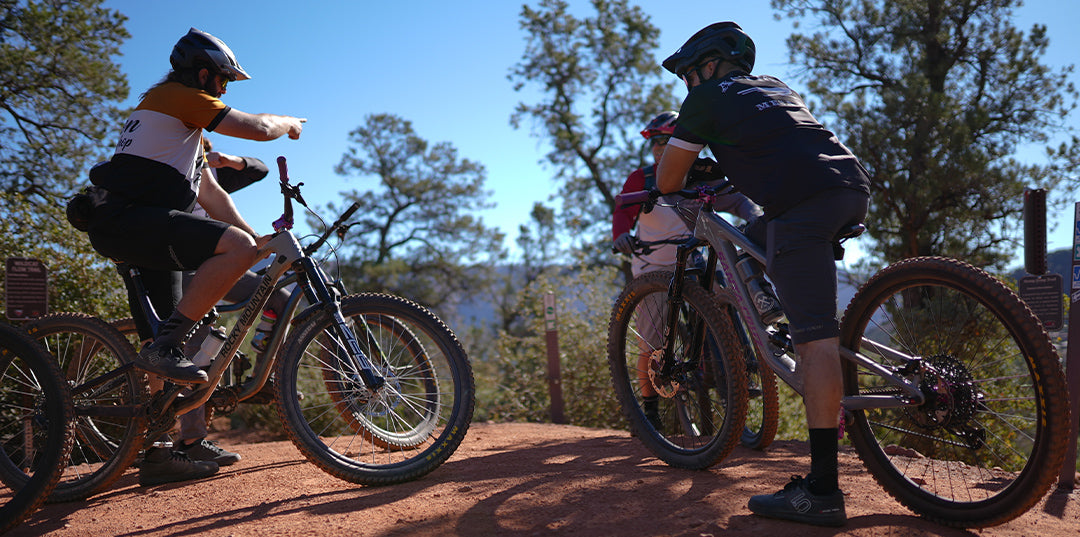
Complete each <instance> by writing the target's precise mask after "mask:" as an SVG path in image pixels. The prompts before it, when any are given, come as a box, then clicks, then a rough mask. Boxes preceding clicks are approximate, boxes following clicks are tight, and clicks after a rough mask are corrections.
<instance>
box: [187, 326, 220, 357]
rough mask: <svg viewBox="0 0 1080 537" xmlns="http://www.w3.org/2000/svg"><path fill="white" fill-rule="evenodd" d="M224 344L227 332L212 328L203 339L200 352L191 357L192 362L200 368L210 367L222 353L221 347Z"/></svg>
mask: <svg viewBox="0 0 1080 537" xmlns="http://www.w3.org/2000/svg"><path fill="white" fill-rule="evenodd" d="M224 343H225V330H224V329H221V328H218V327H213V328H211V329H210V332H208V333H207V334H206V337H205V338H203V340H202V345H200V346H199V351H198V352H196V353H195V356H193V357H191V361H192V362H193V363H194V364H195V365H197V366H199V367H210V363H211V362H213V361H214V357H216V356H217V354H218V352H220V351H221V346H222V345H223V344H224Z"/></svg>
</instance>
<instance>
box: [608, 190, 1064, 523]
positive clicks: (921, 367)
mask: <svg viewBox="0 0 1080 537" xmlns="http://www.w3.org/2000/svg"><path fill="white" fill-rule="evenodd" d="M729 188H730V186H729V185H718V186H712V187H697V188H690V189H686V190H682V191H680V192H678V193H676V195H677V196H679V197H681V198H683V199H687V200H705V201H706V202H707V201H708V200H709V199H710V198H711V197H712V196H715V195H717V194H719V193H723V192H725V191H727V190H726V189H729ZM657 197H658V193H655V192H647V191H646V192H637V193H632V194H624V195H622V197H621V199H620V202H621V203H653V202H655V200H656V198H657ZM704 206H705V208H704V209H701V210H699V211H698V212H697V216H696V224H695V227H694V236H693V238H692V239H690V240H689V241H687V243H685V244H684V245H682V246H681V247H680V249H679V254H678V257H677V259H678V262H677V265H676V270H675V272H674V273H669V274H668V276H669V277H670V279H669V281H668V283H669V287H670V291H669V292H668V294H667V297H666V302H667V303H668V304H670V305H671V307H669V308H668V309H667V310H666V311H665V313H664V314H665V315H666V318H665V321H666V323H667V325H668V326H673V325H676V324H677V323H678V318H677V317H676V315H675V314H674V312H676V311H679V308H676V307H674V306H675V305H680V304H681V303H683V302H685V303H686V304H688V305H689V307H690V308H691V309H692V310H694V311H696V312H698V314H699V315H700V317H701V318H702V322H700V323H698V324H697V325H689V326H691V327H692V328H691V334H690V336H689V337H691V338H692V339H693V340H695V341H696V340H703V339H705V338H707V337H715V340H716V342H717V343H718V344H719V345H720V346H721V347H723V349H725V350H726V351H727V352H724V353H723V354H722V358H720V360H723V362H724V365H729V364H730V365H732V369H728V370H727V371H728V375H737V374H739V373H740V372H741V368H740V366H741V365H742V364H741V362H742V361H743V357H744V356H745V352H744V351H743V350H742V349H740V347H741V346H742V342H741V341H739V339H738V338H737V337H734V335H733V334H731V330H730V326H731V325H732V323H733V322H734V321H733V320H732V317H733V316H735V317H738V318H739V319H740V321H741V323H742V324H743V325H744V326H745V327H747V329H748V330H749V334H750V335H751V343H752V345H753V346H754V347H755V348H756V352H757V355H758V357H760V358H762V359H763V363H764V364H766V365H767V366H768V367H769V368H770V369H771V370H772V371H773V372H774V373H775V374H776V375H777V376H778V377H780V379H781V380H783V381H784V382H785V383H786V384H788V385H789V386H791V387H792V388H793V389H794V390H795V391H796V392H798V393H799V394H802V393H803V392H804V387H803V386H802V382H801V381H800V378H799V373H798V370H797V367H796V365H797V361H796V360H795V355H794V350H793V345H792V344H791V340H790V336H789V335H788V333H787V330H786V325H785V323H784V322H782V321H772V322H770V323H768V324H767V323H766V322H763V321H762V319H761V317H760V315H759V312H758V310H757V309H756V308H755V306H754V305H753V302H752V301H751V294H750V292H749V291H748V290H747V286H746V284H745V282H744V281H743V280H742V279H741V278H740V277H739V276H738V273H737V271H736V263H737V262H738V260H739V256H740V255H746V256H750V257H752V258H753V259H755V260H757V261H758V262H760V263H762V264H763V263H764V259H765V256H764V254H763V252H762V250H761V248H760V247H759V246H758V245H757V244H755V243H754V242H753V241H751V240H750V239H749V238H747V237H746V236H745V235H744V234H743V233H742V232H740V231H739V229H738V228H737V227H735V226H734V225H732V224H731V223H730V222H728V221H727V220H725V219H724V218H723V217H722V216H721V215H719V214H716V213H715V212H713V211H712V210H710V209H709V208H708V207H709V203H705V204H704ZM860 226H861V224H860V225H859V226H853V227H852V228H849V229H848V230H845V232H844V233H842V234H841V236H838V237H837V238H836V240H835V243H834V247H835V248H836V249H838V251H837V253H838V255H842V247H841V246H840V242H841V240H842V239H843V238H845V236H850V235H855V234H857V233H858V232H859V230H860V229H861V227H860ZM701 246H707V247H708V262H707V263H708V267H709V269H711V268H712V267H718V268H719V270H720V271H721V272H722V273H723V275H724V278H725V281H727V282H729V285H728V286H727V287H726V288H724V289H713V290H712V292H708V291H707V290H706V289H705V288H703V287H701V286H694V285H683V284H682V282H683V281H684V279H685V270H686V258H687V255H688V251H687V250H689V249H693V248H697V247H701ZM662 277H663V276H662V275H661V276H656V277H654V278H655V281H654V282H653V285H652V288H657V287H660V286H661V285H662V281H661V278H662ZM654 292H655V291H654ZM642 296H643V293H641V292H631V293H624V294H623V296H621V297H620V301H619V303H618V304H617V305H616V314H615V315H613V317H612V322H611V326H610V328H609V338H610V339H609V344H608V352H609V357H608V358H609V362H610V365H611V370H612V375H613V377H614V378H616V382H617V383H622V384H624V386H623V387H622V388H621V389H619V394H620V403H621V404H622V406H623V408H624V411H625V412H626V413H627V414H628V416H629V417H630V419H631V422H633V423H635V424H636V427H637V429H638V431H639V432H641V431H644V432H645V433H651V432H652V430H651V429H649V428H648V427H646V426H645V421H646V420H645V416H644V412H643V411H642V408H641V403H640V400H639V399H638V398H636V397H635V396H634V394H635V391H634V390H635V389H636V387H635V382H636V380H635V379H636V377H637V374H636V372H633V373H631V372H630V369H631V364H634V363H636V357H635V358H633V359H630V358H628V357H627V355H628V354H630V353H633V354H636V352H637V350H636V347H637V345H639V341H641V339H642V337H641V336H640V334H637V333H636V332H635V331H634V329H633V326H634V323H633V321H634V316H635V315H636V311H637V309H638V306H639V305H640V304H641V302H642ZM669 333H674V331H671V332H669ZM673 339H677V338H668V339H667V340H666V341H664V342H663V343H664V346H663V347H661V348H659V349H658V350H656V351H654V359H653V363H652V365H651V366H650V368H651V370H655V373H651V375H652V376H651V377H650V378H651V382H653V383H654V384H655V385H657V386H658V387H660V388H667V394H668V395H666V396H665V397H674V396H676V395H677V394H680V393H682V392H684V391H687V392H689V391H691V390H692V389H694V388H695V387H696V384H695V383H696V382H699V381H698V380H697V379H695V378H694V375H695V374H697V372H698V371H700V370H701V367H702V366H701V363H704V362H708V361H709V360H710V359H708V358H705V357H703V356H702V355H701V347H700V346H698V347H695V346H686V347H681V346H679V345H678V344H676V343H675V342H673V341H672V340H673ZM840 344H841V357H842V362H843V363H842V368H843V383H844V396H843V403H842V405H843V409H844V410H843V411H844V419H843V424H844V428H845V431H846V434H848V435H849V438H850V441H851V443H852V445H854V447H855V449H856V452H857V453H858V455H859V457H860V459H861V460H862V461H863V464H864V465H865V466H866V468H867V470H868V471H869V472H870V474H871V475H873V476H874V478H875V480H877V482H878V483H879V484H880V485H881V486H882V487H883V488H884V489H885V490H886V491H887V492H888V493H889V494H890V495H892V496H893V497H894V498H896V499H897V500H898V501H899V502H900V503H902V504H903V505H905V506H906V507H908V508H909V509H911V510H912V511H914V512H915V513H918V514H919V515H921V516H923V517H926V518H928V519H931V520H934V521H937V522H939V523H942V524H946V525H951V526H959V527H985V526H992V525H996V524H1001V523H1004V522H1007V521H1009V520H1012V519H1013V518H1016V517H1017V516H1020V515H1021V514H1023V513H1024V512H1025V511H1027V510H1028V509H1030V508H1031V507H1032V506H1033V505H1035V504H1036V503H1037V502H1038V501H1039V499H1041V498H1042V497H1043V495H1045V494H1046V492H1047V491H1048V490H1049V488H1050V486H1051V485H1052V483H1053V482H1054V480H1055V479H1056V477H1057V473H1058V469H1060V468H1061V465H1062V462H1063V460H1064V454H1065V442H1063V441H1062V440H1061V439H1062V438H1065V437H1066V435H1068V434H1069V425H1068V424H1069V419H1070V417H1069V408H1068V396H1067V392H1066V387H1065V380H1064V375H1063V373H1062V369H1061V364H1060V360H1059V358H1058V356H1057V355H1056V353H1055V352H1054V348H1053V346H1052V344H1051V342H1050V339H1049V337H1048V336H1047V334H1046V332H1045V330H1043V327H1042V325H1041V324H1040V323H1039V321H1038V319H1037V318H1036V317H1035V315H1034V314H1033V313H1032V312H1031V310H1030V309H1029V308H1028V307H1027V305H1026V304H1025V303H1024V302H1023V301H1022V300H1021V299H1020V298H1019V297H1018V296H1017V295H1016V294H1015V293H1014V292H1013V291H1012V290H1010V289H1009V288H1008V287H1007V286H1006V285H1005V284H1003V283H1002V282H1000V281H999V280H997V279H996V278H994V277H993V276H991V275H990V274H988V273H987V272H985V271H983V270H981V269H978V268H976V267H973V266H971V265H969V264H967V263H964V262H962V261H958V260H954V259H948V258H943V257H917V258H911V259H905V260H903V261H899V262H897V263H894V264H891V265H889V266H887V267H885V268H883V269H881V270H880V271H878V272H877V273H876V274H874V275H873V276H872V277H870V278H869V280H867V281H866V283H864V284H863V285H862V286H861V287H860V288H859V290H858V291H857V293H856V294H855V296H854V297H853V298H852V299H851V301H850V303H849V304H848V305H847V309H846V310H845V312H844V314H843V317H842V320H841V322H840ZM627 349H631V350H629V351H628V350H627ZM716 360H717V359H712V361H716ZM706 370H707V368H706ZM712 382H713V384H712V386H710V387H711V388H712V389H714V390H716V391H718V392H719V391H721V390H724V389H726V390H737V391H740V392H742V393H740V394H736V395H730V394H725V395H726V398H727V399H726V401H725V402H726V403H727V404H728V405H729V406H727V407H726V408H724V409H723V410H724V414H723V416H722V419H723V420H724V421H723V427H721V428H719V430H720V431H721V432H720V433H718V435H721V434H731V435H734V431H737V430H739V427H738V426H737V425H736V422H739V421H740V420H741V419H742V416H743V414H744V413H743V412H742V411H741V408H739V407H738V404H739V402H740V401H741V400H743V399H744V395H745V392H746V387H745V383H732V382H730V381H728V382H726V383H723V382H719V381H718V380H717V379H713V380H712ZM728 422H731V423H730V424H729V423H728ZM639 436H640V437H641V438H642V440H643V441H645V443H646V446H648V447H649V448H650V449H652V450H654V452H663V451H676V452H677V450H676V449H675V448H673V444H672V443H671V442H667V441H664V439H663V438H658V437H657V436H656V435H655V434H653V435H652V437H651V438H650V437H649V435H648V434H641V435H639ZM715 442H716V443H718V444H722V445H724V446H725V449H717V450H716V451H715V452H714V453H710V455H716V456H717V458H716V459H715V460H714V461H713V462H719V461H720V460H722V458H723V456H726V455H727V453H728V452H729V450H727V451H726V446H729V445H734V438H733V437H732V438H725V439H721V440H715ZM658 456H659V453H658Z"/></svg>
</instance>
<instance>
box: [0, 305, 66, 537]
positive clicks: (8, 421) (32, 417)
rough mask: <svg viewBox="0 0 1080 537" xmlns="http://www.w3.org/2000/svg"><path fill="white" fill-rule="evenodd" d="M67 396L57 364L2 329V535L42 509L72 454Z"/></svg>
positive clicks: (17, 333) (20, 335) (8, 329)
mask: <svg viewBox="0 0 1080 537" xmlns="http://www.w3.org/2000/svg"><path fill="white" fill-rule="evenodd" d="M71 417H72V408H71V393H70V392H69V391H68V388H67V383H65V382H64V377H63V374H62V373H61V372H60V369H59V367H57V365H56V362H55V361H53V359H52V357H51V356H49V355H48V353H46V351H45V349H43V348H41V346H40V345H37V344H36V343H35V342H34V341H33V340H32V339H30V338H29V337H28V336H27V335H26V334H25V333H23V332H22V331H21V330H19V329H17V328H15V327H12V326H9V325H6V324H0V479H2V480H3V482H4V484H6V485H7V487H8V490H5V491H2V492H0V502H2V503H0V533H4V532H6V531H8V530H9V529H11V528H14V527H15V526H16V525H18V524H19V523H20V522H22V521H23V520H24V519H25V518H26V517H27V516H29V514H30V513H32V512H33V511H34V510H35V509H37V508H38V507H40V506H41V504H42V503H44V502H45V499H46V498H47V497H48V496H49V493H50V492H52V490H53V487H55V486H56V482H57V481H58V480H59V479H60V475H61V472H62V470H63V468H64V461H66V460H67V457H68V453H69V452H70V451H71V442H72V438H73V435H72V430H71Z"/></svg>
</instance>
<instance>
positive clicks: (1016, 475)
mask: <svg viewBox="0 0 1080 537" xmlns="http://www.w3.org/2000/svg"><path fill="white" fill-rule="evenodd" d="M864 338H865V339H868V340H871V341H874V342H877V343H880V344H882V345H886V346H889V347H891V348H893V349H897V350H899V351H902V352H904V353H906V354H908V355H910V356H917V357H921V358H922V365H923V371H918V372H915V371H913V372H908V373H903V374H904V376H907V377H908V378H910V379H912V380H915V381H917V382H918V383H919V386H920V388H921V390H922V392H923V393H924V395H925V396H926V402H925V403H924V404H922V405H921V406H917V407H914V406H909V407H903V408H892V409H872V410H865V411H862V410H856V411H854V412H853V413H852V417H853V418H854V420H853V423H848V430H849V431H850V432H851V441H852V443H853V444H854V445H855V447H856V449H857V450H858V452H859V455H860V457H861V458H862V460H863V462H864V464H865V465H866V467H867V469H868V470H869V471H870V473H871V474H872V475H873V476H874V478H875V479H876V480H877V481H878V482H879V483H880V484H881V485H882V486H883V487H884V488H885V490H886V491H888V492H889V494H891V495H893V496H894V497H896V499H897V500H899V501H900V503H902V504H904V505H905V506H907V507H908V508H910V509H911V510H913V511H915V512H916V513H919V514H920V515H923V516H925V517H926V518H929V519H932V520H935V521H937V522H939V523H942V524H947V525H952V526H961V527H985V526H992V525H996V524H1001V523H1003V522H1007V521H1009V520H1011V519H1013V518H1015V517H1017V516H1020V515H1021V514H1023V513H1024V512H1025V511H1027V510H1028V509H1029V508H1031V507H1032V506H1033V505H1035V503H1036V502H1038V501H1039V499H1040V498H1042V496H1043V495H1044V494H1045V493H1046V491H1047V490H1048V489H1049V488H1050V486H1051V484H1052V482H1053V481H1054V479H1055V478H1056V476H1057V474H1058V472H1059V470H1060V469H1061V467H1062V463H1063V459H1064V450H1065V442H1064V441H1063V440H1062V439H1063V438H1065V437H1066V435H1067V434H1069V426H1068V424H1069V420H1068V416H1069V408H1068V396H1067V393H1066V389H1065V380H1064V375H1063V373H1062V370H1061V365H1060V361H1059V359H1058V357H1057V354H1056V353H1055V352H1054V348H1053V346H1052V345H1051V343H1050V340H1049V338H1048V337H1047V335H1046V332H1045V331H1044V330H1043V329H1042V326H1041V325H1040V324H1039V321H1038V320H1037V319H1036V318H1035V316H1034V315H1033V314H1032V313H1031V310H1029V309H1028V308H1027V306H1026V305H1025V304H1024V303H1023V301H1021V300H1020V298H1019V297H1018V296H1016V294H1015V293H1013V292H1012V291H1011V290H1010V289H1009V288H1007V287H1006V286H1005V285H1004V284H1002V283H1001V282H999V281H998V280H996V279H994V278H993V277H992V276H990V275H989V274H987V273H986V272H984V271H982V270H979V269H977V268H975V267H972V266H971V265H968V264H966V263H963V262H960V261H956V260H952V259H945V258H914V259H907V260H904V261H901V262H899V263H896V264H894V265H892V266H889V267H887V268H885V269H883V270H882V271H881V272H879V273H878V274H876V275H875V276H874V277H872V278H871V279H870V281H868V282H867V283H866V284H865V285H864V286H863V287H862V288H861V289H860V290H859V292H858V293H857V294H856V295H855V297H854V298H853V299H852V302H851V305H850V306H849V307H848V309H847V312H845V314H844V319H843V322H842V325H841V344H842V345H844V346H845V347H847V348H849V349H855V350H859V349H860V347H861V352H862V354H863V355H864V356H867V357H869V358H871V359H873V360H874V361H877V362H879V363H881V364H882V365H884V366H886V367H893V366H896V365H898V364H895V363H892V362H890V361H889V360H888V359H887V358H885V357H884V356H883V355H882V353H880V352H876V351H875V350H873V349H872V348H870V347H868V346H866V345H861V342H862V340H863V339H864ZM844 381H845V388H844V389H845V393H846V394H848V395H853V394H856V393H858V394H883V395H889V394H895V393H896V389H895V388H892V387H889V386H886V385H885V384H884V383H883V382H881V379H880V377H878V376H876V375H872V374H869V373H868V372H866V371H863V370H861V369H859V368H857V367H855V366H854V365H853V364H852V363H850V362H846V361H845V363H844Z"/></svg>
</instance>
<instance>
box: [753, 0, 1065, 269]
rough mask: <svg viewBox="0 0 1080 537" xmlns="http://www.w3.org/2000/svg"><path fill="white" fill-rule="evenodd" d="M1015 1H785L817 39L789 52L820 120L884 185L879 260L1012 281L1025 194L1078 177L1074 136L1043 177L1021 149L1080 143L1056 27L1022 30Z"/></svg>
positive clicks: (808, 38) (1050, 154) (792, 41)
mask: <svg viewBox="0 0 1080 537" xmlns="http://www.w3.org/2000/svg"><path fill="white" fill-rule="evenodd" d="M1019 4H1020V2H1019V1H1016V0H932V1H931V0H868V1H862V2H850V1H847V0H773V1H772V6H773V7H774V8H777V9H779V10H781V11H782V12H784V13H785V14H786V15H787V16H788V17H791V18H794V19H802V18H810V19H813V20H814V22H813V24H812V25H810V26H809V27H812V28H814V31H812V32H808V33H796V34H793V35H792V36H791V37H790V38H789V39H788V47H789V49H790V51H791V59H792V61H793V62H795V63H799V64H802V65H803V66H804V67H805V69H804V70H803V71H802V78H803V80H804V81H805V82H806V83H807V86H808V88H809V90H810V93H811V94H812V95H813V96H814V97H815V98H817V99H818V100H819V104H820V107H819V112H818V113H819V114H823V115H826V116H828V117H830V118H831V119H832V120H833V121H834V125H833V126H834V128H835V129H836V130H837V132H839V133H844V134H843V136H842V138H844V139H845V141H846V143H848V144H849V145H851V146H852V149H853V150H854V152H855V154H856V155H858V156H859V158H860V159H861V160H862V161H863V163H864V164H866V166H867V168H869V169H870V170H871V172H872V174H873V187H872V188H873V192H872V195H871V209H870V214H869V215H868V216H867V221H868V222H871V225H870V230H871V233H872V236H873V239H874V244H873V248H872V252H871V253H872V254H873V255H875V256H877V257H878V258H879V259H880V260H884V261H889V260H896V259H901V258H905V257H912V256H918V255H947V256H952V257H960V258H963V259H966V260H969V261H971V262H972V263H974V264H976V265H979V266H995V267H997V268H999V269H1000V268H1004V267H1003V265H1004V263H1005V262H1007V261H1008V259H1010V258H1011V257H1012V255H1013V253H1014V250H1015V246H1014V244H1015V239H1016V235H1017V234H1018V232H1019V229H1018V228H1019V225H1020V222H1021V221H1022V219H1021V218H1020V215H1021V212H1022V202H1023V195H1022V193H1023V189H1024V188H1025V187H1042V188H1047V189H1048V190H1049V191H1050V192H1051V193H1053V192H1054V190H1053V187H1055V186H1057V185H1058V184H1060V183H1061V181H1062V179H1063V178H1064V177H1066V176H1068V175H1073V176H1074V177H1075V173H1076V169H1077V163H1078V162H1080V158H1078V156H1080V143H1078V140H1077V138H1076V136H1075V135H1073V136H1071V141H1070V142H1069V143H1067V144H1062V145H1061V146H1060V147H1058V148H1051V147H1047V151H1046V161H1045V162H1044V163H1043V164H1025V163H1022V162H1020V161H1018V160H1017V159H1016V156H1015V155H1016V152H1017V150H1018V148H1019V146H1020V145H1021V144H1027V143H1046V142H1048V141H1049V140H1051V139H1053V138H1056V137H1062V138H1068V137H1069V135H1071V134H1073V133H1072V131H1071V129H1069V128H1068V127H1067V124H1066V123H1065V120H1064V118H1065V117H1066V116H1067V115H1068V114H1069V113H1071V112H1072V111H1073V110H1074V109H1075V107H1076V98H1077V92H1076V89H1075V88H1074V87H1073V86H1072V84H1070V83H1068V81H1067V75H1068V73H1069V72H1071V70H1072V66H1069V67H1067V68H1066V69H1064V70H1062V71H1061V72H1052V71H1051V70H1050V69H1049V68H1048V67H1046V66H1045V65H1042V64H1040V63H1039V60H1040V58H1041V57H1042V55H1043V54H1044V52H1045V51H1046V47H1047V44H1048V42H1049V40H1048V38H1047V36H1046V27H1045V26H1042V25H1035V26H1033V27H1032V28H1031V30H1030V31H1029V32H1027V34H1025V33H1024V32H1021V31H1019V30H1018V29H1016V28H1015V27H1014V26H1013V24H1012V23H1011V20H1010V19H1011V17H1012V12H1013V9H1014V8H1015V6H1018V5H1019Z"/></svg>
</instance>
